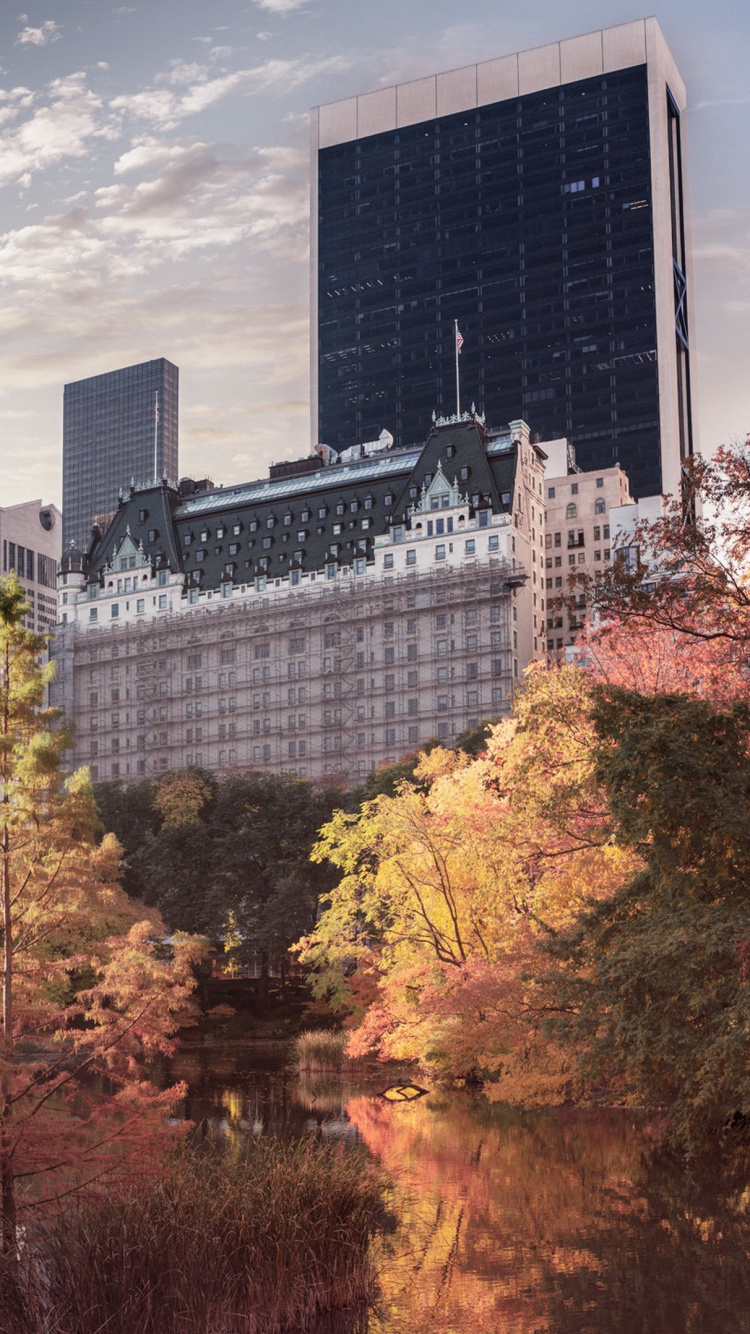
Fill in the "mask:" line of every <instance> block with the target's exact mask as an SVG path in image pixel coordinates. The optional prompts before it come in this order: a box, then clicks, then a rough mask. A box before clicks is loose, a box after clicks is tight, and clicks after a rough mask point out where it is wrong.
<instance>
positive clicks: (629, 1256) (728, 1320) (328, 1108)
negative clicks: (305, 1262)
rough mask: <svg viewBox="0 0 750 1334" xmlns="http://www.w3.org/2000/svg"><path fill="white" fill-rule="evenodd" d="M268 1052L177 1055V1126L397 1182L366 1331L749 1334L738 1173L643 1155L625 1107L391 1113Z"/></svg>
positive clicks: (749, 1264)
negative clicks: (353, 1161) (369, 1159)
mask: <svg viewBox="0 0 750 1334" xmlns="http://www.w3.org/2000/svg"><path fill="white" fill-rule="evenodd" d="M288 1061H289V1050H288V1048H287V1047H285V1046H283V1045H282V1044H278V1045H275V1044H272V1043H269V1042H247V1041H246V1042H232V1043H229V1042H226V1043H218V1042H217V1043H214V1044H209V1043H205V1044H204V1045H197V1044H196V1045H186V1046H185V1047H183V1048H182V1050H181V1051H180V1052H179V1054H178V1056H177V1057H176V1059H175V1061H174V1062H173V1074H174V1075H175V1077H177V1078H179V1079H184V1080H185V1081H186V1083H187V1084H188V1086H189V1090H190V1091H189V1095H188V1099H187V1106H186V1115H187V1116H189V1117H190V1118H191V1119H192V1120H194V1121H196V1122H201V1121H207V1122H208V1123H209V1124H210V1125H212V1126H213V1127H214V1129H215V1130H217V1131H218V1132H219V1133H221V1134H224V1135H226V1136H227V1137H234V1136H245V1135H260V1134H265V1133H268V1132H275V1133H280V1134H289V1135H308V1134H316V1135H319V1136H321V1137H325V1138H331V1139H335V1140H339V1141H341V1142H343V1143H344V1144H354V1143H364V1144H365V1145H366V1146H367V1148H368V1150H369V1151H370V1152H371V1153H372V1154H374V1155H375V1156H376V1157H377V1158H378V1159H379V1160H380V1162H381V1163H382V1164H383V1166H384V1167H385V1168H386V1170H387V1172H388V1174H389V1176H390V1178H391V1180H392V1182H393V1185H392V1188H391V1190H390V1193H389V1198H388V1205H389V1208H390V1210H391V1212H392V1213H393V1215H394V1217H395V1219H396V1225H395V1230H394V1231H393V1232H392V1233H391V1234H389V1235H387V1236H385V1237H383V1238H382V1239H381V1240H380V1241H379V1242H378V1256H377V1261H378V1269H379V1273H380V1295H379V1301H378V1304H377V1307H376V1309H375V1310H374V1311H373V1312H372V1313H371V1314H370V1317H369V1321H368V1322H367V1330H368V1334H432V1332H433V1331H435V1334H745V1331H747V1334H750V1185H746V1184H745V1183H746V1182H750V1175H749V1174H748V1172H747V1170H743V1169H742V1168H740V1167H739V1166H738V1165H737V1164H736V1163H734V1164H729V1163H728V1162H727V1161H726V1159H722V1158H719V1157H717V1158H716V1159H712V1160H711V1161H704V1162H702V1163H701V1164H700V1166H698V1167H693V1168H688V1167H686V1166H685V1164H684V1163H682V1162H680V1161H677V1160H674V1159H670V1158H668V1157H666V1156H665V1155H664V1154H663V1153H661V1152H659V1151H657V1150H655V1148H654V1145H653V1136H652V1135H651V1134H650V1132H649V1127H648V1125H647V1124H646V1123H644V1122H642V1121H640V1120H638V1119H634V1117H633V1115H632V1114H630V1113H625V1112H603V1111H596V1112H591V1111H567V1110H555V1111H549V1112H546V1113H543V1114H534V1115H531V1114H518V1113H513V1112H510V1111H509V1110H508V1109H507V1108H504V1107H500V1106H491V1105H490V1104H489V1103H488V1102H487V1101H486V1100H485V1099H484V1098H482V1097H481V1096H478V1095H470V1094H468V1093H466V1094H464V1093H454V1094H449V1095H447V1094H445V1093H443V1092H439V1091H432V1092H430V1093H429V1094H428V1095H427V1096H426V1097H424V1098H422V1099H420V1100H419V1101H417V1102H414V1103H410V1104H394V1103H389V1102H386V1101H385V1100H384V1099H383V1098H381V1097H379V1096H378V1091H379V1090H380V1089H382V1088H383V1087H384V1085H385V1084H386V1083H388V1082H390V1076H389V1075H384V1074H383V1072H382V1071H369V1072H364V1073H362V1074H361V1075H356V1076H351V1075H347V1076H346V1077H343V1078H340V1079H335V1078H333V1079H332V1078H330V1077H328V1078H326V1079H320V1080H312V1079H309V1078H300V1077H299V1076H298V1075H297V1073H296V1072H295V1071H294V1070H292V1069H290V1068H289V1064H288Z"/></svg>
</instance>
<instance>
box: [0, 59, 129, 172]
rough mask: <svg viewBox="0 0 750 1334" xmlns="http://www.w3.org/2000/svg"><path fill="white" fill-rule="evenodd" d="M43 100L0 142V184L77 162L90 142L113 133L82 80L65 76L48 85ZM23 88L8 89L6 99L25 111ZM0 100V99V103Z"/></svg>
mask: <svg viewBox="0 0 750 1334" xmlns="http://www.w3.org/2000/svg"><path fill="white" fill-rule="evenodd" d="M47 91H48V95H49V100H48V102H47V104H46V105H44V106H39V107H37V108H36V109H35V110H34V111H33V113H32V115H30V116H29V117H28V118H27V119H26V120H25V121H23V122H21V124H19V125H17V126H16V128H15V129H13V130H7V131H6V132H5V133H4V134H3V136H2V137H1V138H0V185H4V184H7V183H8V182H9V181H13V180H20V178H22V177H25V176H27V175H28V173H30V172H35V171H41V170H44V169H45V168H48V167H51V166H53V165H54V164H56V163H58V162H60V161H62V160H63V159H64V158H78V157H83V156H84V155H85V154H86V153H87V152H88V151H89V150H90V147H91V140H92V139H93V138H96V137H100V136H104V137H108V136H110V135H111V134H112V133H113V130H112V127H111V125H108V124H107V123H106V119H105V118H103V116H102V114H101V113H102V103H101V100H100V99H99V98H98V97H97V96H96V95H95V94H94V93H93V92H92V91H91V90H90V89H88V88H87V87H86V80H85V75H84V74H82V73H77V74H70V75H67V76H66V77H64V78H61V79H55V80H53V82H52V83H50V84H49V85H48V89H47ZM27 93H28V90H27V89H14V90H13V94H10V95H8V96H9V98H10V99H12V98H13V96H14V94H16V95H17V96H16V97H15V104H16V105H17V106H21V107H23V108H26V107H27V106H28V105H29V102H30V101H31V100H32V98H31V94H28V96H27ZM1 101H2V95H0V102H1Z"/></svg>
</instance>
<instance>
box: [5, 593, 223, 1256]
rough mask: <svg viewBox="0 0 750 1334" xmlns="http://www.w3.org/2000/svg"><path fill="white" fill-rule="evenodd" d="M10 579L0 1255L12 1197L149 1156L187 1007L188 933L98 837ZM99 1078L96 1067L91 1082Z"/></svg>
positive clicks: (159, 1131)
mask: <svg viewBox="0 0 750 1334" xmlns="http://www.w3.org/2000/svg"><path fill="white" fill-rule="evenodd" d="M25 610H26V606H25V603H24V598H23V593H22V590H21V588H20V585H19V584H18V581H17V579H16V577H15V575H12V576H10V577H9V578H8V579H7V580H4V581H0V794H1V796H0V857H1V865H0V869H1V874H2V885H1V890H2V925H1V928H0V943H1V944H2V957H3V972H2V1042H1V1046H0V1181H1V1184H2V1215H1V1220H2V1251H3V1253H4V1254H5V1255H6V1256H10V1257H12V1256H13V1255H14V1254H15V1246H16V1226H17V1216H18V1210H19V1207H24V1208H32V1207H40V1206H42V1205H44V1204H45V1203H48V1202H49V1201H50V1200H53V1199H59V1198H60V1197H61V1196H62V1195H64V1194H65V1193H67V1192H69V1191H71V1190H80V1189H85V1188H86V1187H90V1186H91V1185H92V1184H93V1183H94V1182H97V1181H101V1180H103V1179H105V1178H108V1177H110V1178H111V1177H112V1176H113V1175H116V1174H118V1173H119V1172H122V1171H123V1170H127V1171H128V1172H130V1173H132V1172H133V1171H134V1170H139V1169H141V1170H142V1169H144V1168H145V1167H146V1166H147V1165H148V1164H149V1163H153V1162H154V1161H156V1155H155V1153H154V1150H155V1149H156V1147H157V1145H158V1144H159V1143H161V1142H162V1140H163V1138H164V1132H165V1117H166V1112H167V1110H168V1109H169V1108H170V1107H171V1106H172V1105H173V1104H174V1101H175V1097H177V1096H179V1094H180V1092H181V1090H180V1089H172V1090H167V1091H166V1092H164V1093H158V1092H157V1091H156V1089H155V1088H154V1087H153V1086H152V1085H151V1084H150V1083H149V1082H148V1080H147V1079H146V1078H145V1063H146V1062H147V1060H148V1058H149V1057H150V1056H152V1055H154V1054H155V1053H157V1052H162V1053H169V1052H171V1051H172V1049H173V1042H172V1038H173V1034H174V1033H175V1031H176V1029H177V1027H178V1026H179V1025H180V1024H181V1023H183V1022H186V1021H187V1020H188V1018H189V1015H190V1009H191V1001H190V995H191V991H192V965H193V963H194V962H195V960H196V959H197V958H198V957H199V954H200V951H201V946H200V944H199V942H196V941H191V940H189V939H187V938H177V939H175V940H173V942H172V945H171V949H170V951H167V950H166V948H165V946H164V943H163V937H164V927H163V924H162V923H161V921H160V919H159V917H158V914H156V913H147V912H145V911H144V909H143V907H142V905H138V904H135V903H134V902H132V901H131V900H129V899H128V898H127V896H126V895H125V894H124V893H123V892H122V890H121V888H120V886H119V882H118V875H119V848H118V845H117V843H116V841H115V840H114V838H112V837H111V836H107V837H105V838H103V839H99V838H98V837H97V834H98V829H97V812H96V807H95V803H94V800H93V795H92V791H91V787H90V784H89V780H88V774H87V771H85V770H84V771H80V772H79V773H77V774H74V775H73V776H72V777H71V778H69V779H66V778H65V777H64V775H63V771H62V759H63V755H64V752H65V750H66V748H67V746H68V745H69V738H68V736H67V733H66V731H65V728H64V726H62V721H61V719H60V717H59V715H58V713H57V712H56V711H54V710H51V709H48V708H46V707H45V689H46V684H47V681H48V679H49V675H50V672H51V670H52V669H51V668H49V667H42V666H40V658H41V655H42V654H43V651H44V649H45V647H46V644H45V640H44V639H43V637H41V636H37V635H33V634H31V633H30V632H29V631H27V630H25V629H24V628H23V626H22V623H21V618H22V616H23V614H24V612H25ZM97 1076H99V1077H100V1078H98V1079H97Z"/></svg>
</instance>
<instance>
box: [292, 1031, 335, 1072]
mask: <svg viewBox="0 0 750 1334" xmlns="http://www.w3.org/2000/svg"><path fill="white" fill-rule="evenodd" d="M346 1043H347V1034H346V1033H332V1032H330V1031H329V1030H328V1029H325V1028H314V1029H310V1030H309V1031H308V1032H307V1033H300V1034H299V1037H297V1038H296V1039H295V1043H294V1054H295V1057H296V1059H297V1065H298V1066H299V1069H300V1070H307V1071H316V1070H341V1069H342V1068H343V1065H344V1060H345V1058H346Z"/></svg>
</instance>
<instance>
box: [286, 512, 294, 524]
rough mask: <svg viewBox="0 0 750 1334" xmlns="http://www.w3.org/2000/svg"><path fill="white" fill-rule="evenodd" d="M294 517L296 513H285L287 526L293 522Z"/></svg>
mask: <svg viewBox="0 0 750 1334" xmlns="http://www.w3.org/2000/svg"><path fill="white" fill-rule="evenodd" d="M293 518H294V515H293V514H285V515H284V523H285V524H286V526H287V527H289V525H290V523H291V522H292V519H293Z"/></svg>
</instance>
